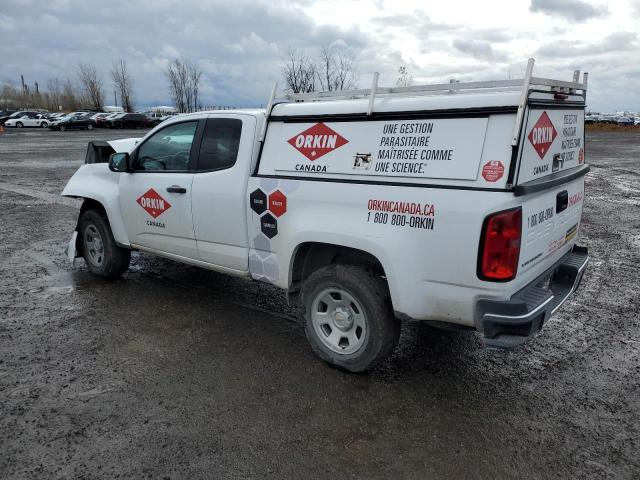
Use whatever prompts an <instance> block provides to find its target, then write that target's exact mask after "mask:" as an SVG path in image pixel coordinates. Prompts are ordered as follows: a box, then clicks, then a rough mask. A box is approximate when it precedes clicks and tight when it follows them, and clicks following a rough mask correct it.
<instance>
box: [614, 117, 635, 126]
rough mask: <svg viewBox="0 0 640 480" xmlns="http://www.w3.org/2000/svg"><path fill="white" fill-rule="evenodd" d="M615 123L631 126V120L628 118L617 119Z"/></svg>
mask: <svg viewBox="0 0 640 480" xmlns="http://www.w3.org/2000/svg"><path fill="white" fill-rule="evenodd" d="M616 123H617V124H618V125H633V119H631V118H629V117H618V118H617V119H616Z"/></svg>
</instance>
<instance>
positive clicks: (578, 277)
mask: <svg viewBox="0 0 640 480" xmlns="http://www.w3.org/2000/svg"><path fill="white" fill-rule="evenodd" d="M588 263H589V255H587V258H586V259H585V261H584V263H583V264H582V266H581V267H580V268H579V269H578V274H577V275H576V279H575V280H574V281H573V285H572V286H571V290H569V293H567V294H566V295H565V297H564V298H563V299H562V300H560V301H559V302H558V304H557V305H556V306H555V307H554V308H553V310H551V315H553V314H555V313H556V311H557V310H558V309H559V308H560V307H561V306H562V304H563V303H564V302H566V301H567V299H568V298H569V297H570V296H571V295H572V294H573V293H574V292H575V291H576V290H577V289H578V285H579V284H580V281H581V280H582V275H583V274H584V269H585V268H587V264H588Z"/></svg>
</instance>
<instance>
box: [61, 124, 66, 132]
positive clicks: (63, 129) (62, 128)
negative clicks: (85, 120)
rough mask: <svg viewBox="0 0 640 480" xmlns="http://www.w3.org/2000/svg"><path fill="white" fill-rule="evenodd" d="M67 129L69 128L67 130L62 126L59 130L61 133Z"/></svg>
mask: <svg viewBox="0 0 640 480" xmlns="http://www.w3.org/2000/svg"><path fill="white" fill-rule="evenodd" d="M66 129H67V128H66V127H65V126H64V125H60V128H59V130H60V131H61V132H64V131H65V130H66Z"/></svg>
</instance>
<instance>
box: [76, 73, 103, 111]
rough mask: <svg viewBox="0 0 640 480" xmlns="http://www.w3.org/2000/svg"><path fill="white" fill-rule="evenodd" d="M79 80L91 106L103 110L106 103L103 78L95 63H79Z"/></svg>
mask: <svg viewBox="0 0 640 480" xmlns="http://www.w3.org/2000/svg"><path fill="white" fill-rule="evenodd" d="M78 80H79V81H80V85H81V86H82V88H83V90H84V93H85V95H86V97H87V100H88V101H89V103H90V105H91V107H92V108H94V109H96V110H102V107H103V105H104V92H103V86H102V78H101V77H100V75H99V74H98V70H97V69H96V67H95V65H92V64H90V63H80V64H79V65H78Z"/></svg>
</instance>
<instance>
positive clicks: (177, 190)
mask: <svg viewBox="0 0 640 480" xmlns="http://www.w3.org/2000/svg"><path fill="white" fill-rule="evenodd" d="M167 192H169V193H187V189H186V188H184V187H181V186H179V185H171V186H170V187H167Z"/></svg>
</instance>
